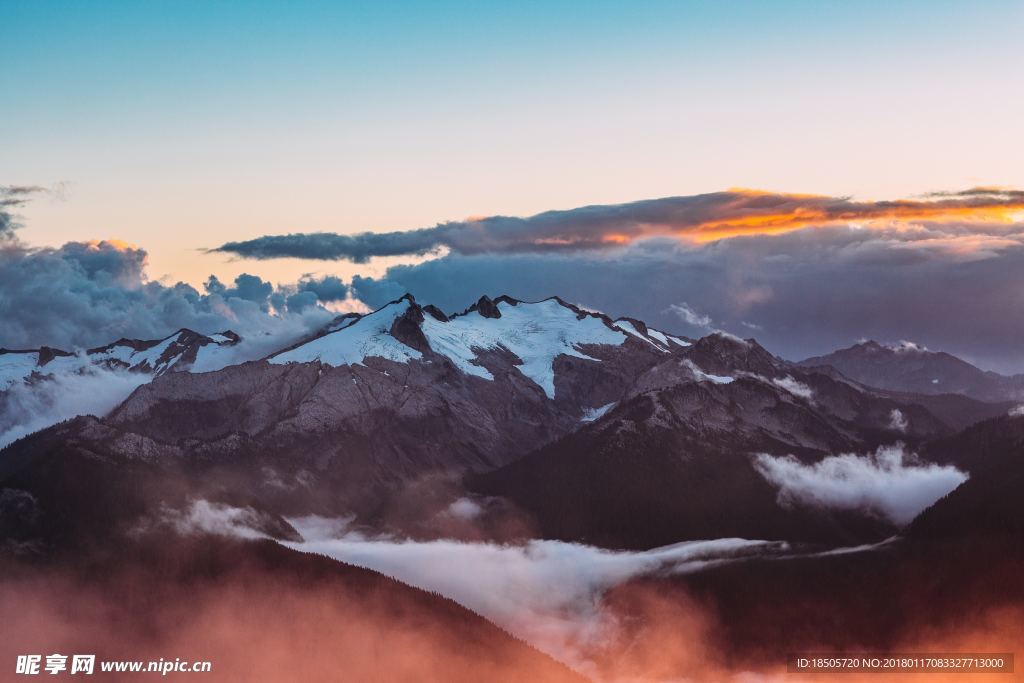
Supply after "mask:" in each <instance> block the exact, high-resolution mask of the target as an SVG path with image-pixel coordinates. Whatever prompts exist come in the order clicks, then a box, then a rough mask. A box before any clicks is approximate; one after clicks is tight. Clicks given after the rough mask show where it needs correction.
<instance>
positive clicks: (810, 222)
mask: <svg viewBox="0 0 1024 683" xmlns="http://www.w3.org/2000/svg"><path fill="white" fill-rule="evenodd" d="M1020 209H1024V192H1017V191H1014V190H1003V189H998V188H974V189H971V190H967V191H964V192H960V193H953V194H938V195H931V196H929V197H926V198H923V199H901V200H895V201H869V202H864V201H854V200H851V199H850V198H848V197H828V196H820V195H799V194H785V193H777V192H758V191H753V190H730V191H727V192H712V193H708V194H701V195H692V196H683V197H666V198H663V199H649V200H643V201H637V202H630V203H628V204H611V205H595V206H584V207H581V208H577V209H570V210H564V211H547V212H545V213H540V214H537V215H535V216H530V217H528V218H517V217H511V216H489V217H486V218H476V219H471V220H466V221H458V222H449V223H442V224H439V225H436V226H434V227H429V228H419V229H416V230H405V231H398V232H386V233H375V232H364V233H360V234H357V235H339V234H336V233H292V234H287V235H267V236H264V237H258V238H255V239H251V240H245V241H239V242H228V243H226V244H223V245H221V246H219V247H216V248H215V249H213V251H218V252H226V253H230V254H235V255H238V256H241V257H244V258H254V259H271V258H283V257H291V258H306V259H317V260H342V259H344V260H349V261H354V262H356V263H364V262H366V261H367V260H369V259H370V258H371V257H374V256H403V255H405V256H412V255H418V256H422V255H424V254H427V253H429V252H431V251H435V250H437V249H440V248H447V249H450V250H451V251H452V252H454V253H458V254H463V255H469V254H485V253H523V252H566V251H573V252H574V251H580V250H594V249H609V248H614V247H619V246H622V245H623V244H628V243H631V242H633V241H636V240H640V239H645V238H650V237H659V236H661V237H664V236H673V237H684V238H688V239H691V240H694V241H697V242H705V241H709V240H717V239H721V238H724V237H735V236H738V235H746V234H766V233H768V234H777V233H781V232H787V231H790V230H797V229H800V228H805V227H808V226H814V225H817V226H822V225H830V224H835V223H840V222H841V223H856V222H866V221H878V220H901V221H908V220H932V221H935V220H945V219H950V218H959V219H962V218H968V219H986V220H994V219H995V220H998V219H1004V218H1005V217H1006V216H1007V214H1008V213H1009V212H1012V211H1016V210H1020Z"/></svg>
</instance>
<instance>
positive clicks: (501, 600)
mask: <svg viewBox="0 0 1024 683" xmlns="http://www.w3.org/2000/svg"><path fill="white" fill-rule="evenodd" d="M289 522H291V524H292V526H294V527H295V528H296V529H298V530H299V533H300V534H302V536H303V538H304V539H305V540H304V541H303V542H301V543H285V544H284V545H287V546H288V547H291V548H293V549H296V550H301V551H303V552H312V553H318V554H322V555H326V556H328V557H332V558H334V559H336V560H340V561H342V562H347V563H349V564H354V565H357V566H361V567H367V568H370V569H374V570H376V571H379V572H381V573H382V574H385V575H387V576H392V577H395V578H397V579H399V580H400V581H403V582H405V583H408V584H410V585H413V586H416V587H418V588H423V589H425V590H430V591H435V592H438V593H441V594H442V595H445V596H448V597H450V598H452V599H454V600H455V601H456V602H458V603H460V604H462V605H464V606H466V607H468V608H470V609H471V610H473V611H474V612H477V613H479V614H481V615H483V616H484V617H486V618H488V619H490V620H492V621H494V622H495V623H497V624H498V625H500V626H502V627H504V628H505V629H507V630H508V631H509V632H511V633H512V634H513V635H516V636H519V637H521V638H523V639H524V640H526V641H527V642H530V643H532V644H534V645H535V646H537V647H539V648H540V649H541V650H544V651H546V652H548V653H549V654H552V655H553V656H555V657H556V658H558V659H561V660H562V661H565V662H568V663H570V664H573V665H576V666H580V667H582V668H586V667H587V658H588V655H589V654H590V653H592V651H593V650H595V649H597V648H599V647H600V646H601V645H602V644H603V643H606V642H608V640H609V639H610V638H611V637H612V635H613V634H612V633H611V631H613V630H614V629H615V628H616V623H615V621H614V619H611V618H610V617H609V615H608V614H606V613H605V612H604V610H603V607H602V602H601V598H602V596H603V594H604V593H605V591H607V590H609V589H611V588H613V587H614V586H617V585H619V584H622V583H624V582H626V581H628V580H629V579H631V578H634V577H638V576H642V575H654V574H660V575H670V574H681V573H687V572H692V571H697V570H700V569H703V568H706V567H708V566H710V565H713V564H717V563H721V562H730V561H735V560H738V559H742V558H746V557H752V556H764V555H779V554H782V553H784V552H786V551H788V546H787V545H786V544H785V543H781V542H775V541H749V540H744V539H719V540H713V541H695V542H686V543H679V544H675V545H671V546H666V547H664V548H656V549H653V550H648V551H643V552H618V551H610V550H603V549H601V548H595V547H593V546H586V545H580V544H575V543H565V542H562V541H541V540H533V541H529V542H528V543H526V544H523V545H498V544H494V543H464V542H459V541H451V540H433V541H406V540H395V539H388V538H366V537H364V536H362V535H360V534H353V533H350V532H345V533H342V534H340V535H324V533H323V532H324V529H325V525H324V524H323V522H322V520H317V521H316V523H314V524H312V525H310V524H306V521H305V520H295V519H293V520H289ZM330 531H333V532H335V533H336V532H337V528H335V529H333V530H330Z"/></svg>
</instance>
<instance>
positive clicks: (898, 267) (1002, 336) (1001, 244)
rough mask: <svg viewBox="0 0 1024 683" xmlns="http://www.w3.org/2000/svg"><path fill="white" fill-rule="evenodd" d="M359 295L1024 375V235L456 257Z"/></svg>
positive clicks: (841, 238)
mask: <svg viewBox="0 0 1024 683" xmlns="http://www.w3.org/2000/svg"><path fill="white" fill-rule="evenodd" d="M350 284H351V287H352V290H353V294H354V296H356V297H357V298H359V299H360V300H362V301H364V302H365V303H366V304H367V305H369V306H371V307H375V306H379V305H382V304H383V303H386V302H387V301H390V300H392V299H395V298H397V297H398V296H401V295H402V294H403V293H405V292H407V291H410V292H413V293H414V294H415V295H416V297H417V298H418V299H419V300H421V301H425V302H431V303H434V304H435V305H437V306H439V307H441V308H442V309H444V310H446V311H453V310H463V309H465V308H466V307H467V306H469V305H470V304H472V303H473V301H475V300H476V298H478V297H479V296H480V294H489V295H491V296H497V295H500V294H510V295H512V296H515V297H517V298H520V299H526V300H536V299H541V298H544V297H547V296H550V295H551V294H553V293H557V294H558V295H559V296H562V297H563V298H565V299H568V300H570V301H574V302H577V303H579V304H581V305H583V306H586V307H588V308H593V309H597V310H602V311H605V312H607V313H609V314H610V315H613V316H622V315H628V316H631V317H636V318H640V319H642V320H644V321H645V322H647V323H648V324H650V325H653V326H655V327H656V328H658V329H664V330H668V331H670V332H675V333H678V334H685V335H689V336H704V335H705V334H707V331H708V327H706V325H707V324H708V323H709V322H710V321H713V326H714V327H715V328H717V329H722V330H727V331H729V332H732V333H734V334H738V335H740V336H742V337H749V336H751V331H752V330H753V334H754V335H755V336H756V337H757V339H758V341H759V342H761V343H762V344H764V345H765V346H766V347H767V348H768V349H770V350H771V351H773V352H775V353H778V354H780V355H782V356H784V357H787V358H790V359H793V360H798V359H802V358H806V357H810V356H814V355H819V354H822V353H829V352H831V351H833V350H834V349H836V348H843V347H846V346H849V345H851V344H853V343H856V342H857V341H858V340H861V339H863V338H871V339H877V340H882V341H885V340H898V339H916V340H919V341H921V342H922V343H925V344H926V345H927V346H928V347H930V348H935V349H942V350H944V351H948V352H950V353H954V354H956V355H958V356H961V357H963V358H965V359H966V360H968V361H971V362H974V363H976V364H979V365H981V366H982V367H984V368H986V369H994V370H997V371H1002V372H1008V373H1013V372H1024V359H1022V357H1021V354H1020V339H1021V338H1024V299H1022V298H1021V297H1020V296H1019V292H1021V291H1024V223H1012V224H1003V223H1000V224H995V223H984V224H973V223H944V224H937V223H920V224H913V225H907V224H898V225H891V226H886V227H875V228H871V229H861V228H858V227H851V226H846V225H842V226H831V227H824V228H814V229H805V230H797V231H793V232H790V233H787V234H784V235H751V236H744V237H737V238H733V239H724V240H720V241H717V242H712V243H708V244H690V243H686V242H681V241H679V240H674V239H652V240H647V241H640V242H636V243H634V244H631V245H628V246H625V247H622V248H620V249H616V250H614V251H602V252H586V253H575V254H570V253H547V254H536V253H535V254H479V255H463V254H458V253H451V254H448V255H447V256H445V257H443V258H438V259H434V260H430V261H426V262H423V263H420V264H416V265H402V266H395V267H392V268H390V269H389V270H388V271H387V273H386V275H385V276H383V277H380V278H363V277H358V276H357V277H355V278H353V280H352V282H351V283H350ZM681 301H684V302H687V304H688V309H687V310H689V312H690V313H692V315H690V316H687V315H686V312H685V311H683V310H682V309H680V308H679V302H681ZM939 302H941V305H939ZM673 305H675V306H676V308H672V307H673Z"/></svg>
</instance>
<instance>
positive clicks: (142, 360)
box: [0, 329, 241, 392]
mask: <svg viewBox="0 0 1024 683" xmlns="http://www.w3.org/2000/svg"><path fill="white" fill-rule="evenodd" d="M239 341H241V338H240V337H239V336H238V335H237V334H235V333H234V332H231V331H230V330H229V331H225V332H220V333H218V334H213V335H210V336H206V335H202V334H199V333H197V332H193V331H192V330H187V329H181V330H178V331H177V332H175V333H174V334H172V335H170V336H169V337H165V338H163V339H152V340H146V341H144V340H139V339H119V340H118V341H116V342H113V343H111V344H107V345H106V346H100V347H97V348H94V349H88V350H86V351H83V352H80V353H71V352H69V351H62V350H60V349H54V348H50V347H48V346H44V347H41V348H38V349H30V350H21V351H18V350H11V349H4V348H0V392H2V391H5V390H7V389H10V388H11V387H13V386H15V385H17V384H22V383H28V382H32V381H35V380H39V379H45V378H48V377H52V376H54V375H58V374H66V373H77V372H86V371H88V370H89V369H90V368H108V369H122V370H130V371H132V372H140V373H145V374H149V375H153V376H160V375H162V374H164V373H167V372H179V371H182V370H187V369H189V368H191V367H192V366H193V365H194V364H196V363H197V362H203V363H209V362H211V361H214V359H215V358H216V356H217V355H218V354H224V353H225V352H226V349H228V348H229V347H232V346H234V345H235V344H237V343H238V342H239Z"/></svg>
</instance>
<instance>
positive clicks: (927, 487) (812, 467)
mask: <svg viewBox="0 0 1024 683" xmlns="http://www.w3.org/2000/svg"><path fill="white" fill-rule="evenodd" d="M754 465H755V467H756V468H757V471H758V472H760V473H761V475H762V476H763V477H764V478H765V479H767V480H768V481H769V482H771V483H772V484H774V485H775V486H777V487H778V488H779V500H780V502H782V503H786V504H790V503H794V502H797V503H804V504H809V505H817V506H821V507H827V508H836V509H840V510H865V511H869V512H873V513H875V514H878V515H881V516H884V517H886V518H887V519H889V520H891V521H892V522H894V523H896V524H907V523H909V522H910V521H911V520H912V519H914V517H916V516H917V515H918V513H920V512H921V511H922V510H924V509H925V508H927V507H928V506H930V505H931V504H932V503H934V502H935V501H937V500H938V499H939V498H941V497H942V496H944V495H946V494H947V493H949V492H950V491H952V490H953V489H955V488H956V487H957V486H959V485H960V484H962V483H963V482H965V481H967V474H965V473H964V472H961V471H960V470H958V469H956V468H955V467H952V466H940V465H933V464H921V463H917V462H915V461H914V456H913V455H912V454H908V453H907V452H906V450H905V449H904V447H903V445H902V444H897V445H895V446H884V447H882V448H879V449H878V450H877V451H875V452H874V453H869V454H867V455H856V454H854V453H844V454H842V455H830V456H828V457H827V458H824V459H823V460H821V461H820V462H816V463H813V464H809V465H808V464H804V463H802V462H800V461H799V460H797V459H796V458H794V457H793V456H785V457H777V456H772V455H767V454H765V453H761V454H758V455H757V456H756V457H755V460H754Z"/></svg>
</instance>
